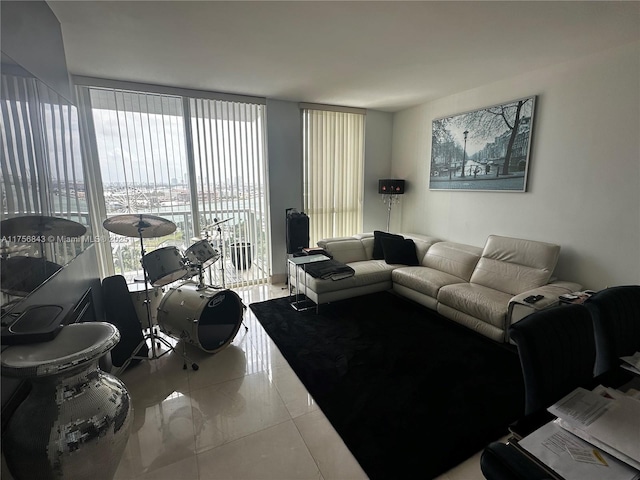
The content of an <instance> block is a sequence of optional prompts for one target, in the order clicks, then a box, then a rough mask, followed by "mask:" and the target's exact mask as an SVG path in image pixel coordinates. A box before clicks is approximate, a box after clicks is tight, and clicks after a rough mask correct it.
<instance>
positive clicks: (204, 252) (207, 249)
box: [184, 239, 220, 268]
mask: <svg viewBox="0 0 640 480" xmlns="http://www.w3.org/2000/svg"><path fill="white" fill-rule="evenodd" d="M184 254H185V256H186V257H187V260H189V261H190V262H191V263H192V264H202V268H206V267H208V266H209V265H211V264H213V263H215V262H217V261H218V259H219V258H220V252H218V250H216V249H215V248H213V247H212V246H211V244H210V243H209V240H207V239H204V240H200V241H198V242H196V243H194V244H193V245H191V246H190V247H189V248H187V251H186V252H184Z"/></svg>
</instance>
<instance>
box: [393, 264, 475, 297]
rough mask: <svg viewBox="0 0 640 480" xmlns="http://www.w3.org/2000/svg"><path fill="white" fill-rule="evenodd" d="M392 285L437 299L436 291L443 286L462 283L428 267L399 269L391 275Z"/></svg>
mask: <svg viewBox="0 0 640 480" xmlns="http://www.w3.org/2000/svg"><path fill="white" fill-rule="evenodd" d="M391 279H392V280H393V283H394V285H395V284H397V285H402V286H403V287H407V288H410V289H412V290H415V291H416V292H419V293H422V294H424V295H428V296H430V297H433V298H437V297H438V291H440V288H442V287H444V286H445V285H451V284H454V283H463V282H464V280H462V279H461V278H459V277H456V276H454V275H450V274H448V273H445V272H441V271H440V270H435V269H433V268H429V267H400V268H396V269H395V270H394V271H393V273H392V274H391Z"/></svg>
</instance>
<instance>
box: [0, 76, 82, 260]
mask: <svg viewBox="0 0 640 480" xmlns="http://www.w3.org/2000/svg"><path fill="white" fill-rule="evenodd" d="M0 99H1V101H0V111H1V115H0V184H1V185H2V209H1V210H0V219H2V220H5V219H7V218H12V217H16V216H23V215H33V214H36V215H46V216H54V217H59V218H66V219H68V220H72V221H75V222H78V223H81V224H83V225H87V223H88V221H87V220H88V209H87V204H86V202H85V200H84V178H83V174H82V163H81V155H80V138H79V129H78V115H77V110H76V107H74V106H73V105H71V104H69V102H67V101H66V100H65V99H64V98H62V97H60V96H59V95H58V94H57V93H55V92H54V91H52V90H51V89H49V88H48V87H47V86H46V85H44V84H43V83H42V82H39V81H38V80H36V79H34V78H29V77H22V76H20V75H11V74H2V79H1V82H0ZM87 241H88V238H87V237H86V236H82V237H80V238H78V241H77V242H47V244H46V245H45V246H42V245H41V246H40V247H42V248H46V249H47V252H46V253H47V256H48V258H49V259H51V260H55V262H56V263H58V264H60V265H65V264H66V263H68V262H69V261H70V260H71V259H72V258H74V257H75V256H76V255H78V254H79V253H80V252H82V250H83V249H84V248H86V242H87ZM30 247H32V248H31V250H32V252H28V253H29V254H34V255H36V256H38V255H41V254H43V252H41V251H39V248H37V247H38V246H37V245H36V243H34V242H32V244H31V245H30ZM23 254H24V255H27V253H23Z"/></svg>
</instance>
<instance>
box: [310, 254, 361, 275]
mask: <svg viewBox="0 0 640 480" xmlns="http://www.w3.org/2000/svg"><path fill="white" fill-rule="evenodd" d="M305 269H306V272H307V273H308V274H309V275H311V276H312V277H314V278H322V279H324V280H329V279H331V280H342V279H343V278H348V277H353V275H354V274H355V273H356V272H355V270H354V269H353V268H351V267H350V266H349V265H345V264H344V263H342V262H339V261H337V260H333V259H327V260H326V261H324V262H314V263H308V264H307V265H305Z"/></svg>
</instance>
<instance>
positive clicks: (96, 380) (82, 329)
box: [2, 322, 133, 480]
mask: <svg viewBox="0 0 640 480" xmlns="http://www.w3.org/2000/svg"><path fill="white" fill-rule="evenodd" d="M119 340H120V333H119V332H118V329H117V328H116V327H115V326H113V325H111V324H109V323H102V322H92V323H78V324H72V325H67V326H65V327H63V328H62V330H61V331H60V333H59V334H58V335H57V336H56V338H55V339H53V340H51V341H49V342H43V343H37V344H29V345H19V346H12V347H10V348H8V349H7V350H5V351H4V352H2V374H3V375H7V376H12V377H17V378H24V379H29V380H30V381H31V383H32V389H31V391H30V393H29V395H28V396H27V398H26V399H25V400H24V401H23V402H22V403H21V404H20V406H19V407H18V408H17V409H16V411H15V413H14V414H13V415H12V417H11V419H10V420H9V424H8V426H7V430H6V432H5V437H4V438H3V442H2V443H3V451H4V455H5V459H6V462H7V466H8V468H9V470H10V472H11V474H12V475H13V476H14V478H15V479H16V480H23V479H25V480H26V479H36V478H37V479H66V480H72V479H73V480H82V479H90V480H111V479H112V478H113V476H114V475H115V472H116V470H117V468H118V464H119V463H120V458H121V457H122V453H123V452H124V449H125V447H126V444H127V440H128V438H129V432H130V428H131V422H132V417H133V415H132V407H131V402H130V398H129V392H128V391H127V389H126V387H125V386H124V384H123V383H122V382H121V381H120V380H119V379H117V378H116V377H114V376H112V375H110V374H108V373H105V372H103V371H102V370H100V368H99V367H98V361H99V360H100V357H102V356H103V355H104V354H106V353H107V352H109V350H111V349H112V348H113V347H114V346H115V345H116V344H117V343H118V341H119Z"/></svg>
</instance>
